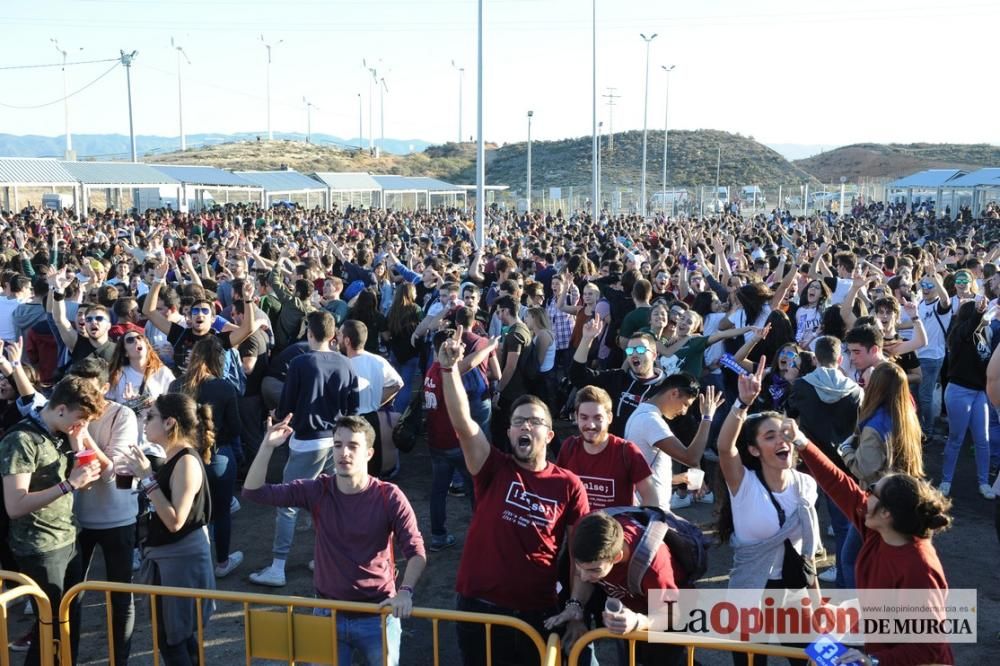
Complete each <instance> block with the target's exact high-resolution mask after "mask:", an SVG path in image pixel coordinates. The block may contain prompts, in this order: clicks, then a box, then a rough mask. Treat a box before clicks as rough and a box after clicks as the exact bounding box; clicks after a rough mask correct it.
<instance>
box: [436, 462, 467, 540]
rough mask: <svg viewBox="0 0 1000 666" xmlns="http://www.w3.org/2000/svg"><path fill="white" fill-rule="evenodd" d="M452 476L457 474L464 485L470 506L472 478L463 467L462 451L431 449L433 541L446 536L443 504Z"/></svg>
mask: <svg viewBox="0 0 1000 666" xmlns="http://www.w3.org/2000/svg"><path fill="white" fill-rule="evenodd" d="M452 474H459V475H461V477H462V480H463V482H464V483H465V492H466V494H467V495H468V496H469V501H470V503H471V504H472V506H473V507H474V506H475V501H474V500H473V497H472V477H471V476H470V475H469V470H468V469H466V467H465V458H464V457H463V456H462V449H435V448H433V447H431V536H432V537H433V538H434V539H444V538H445V537H446V536H447V535H448V529H447V528H446V527H445V517H446V512H445V502H446V501H447V499H448V486H449V485H451V479H452Z"/></svg>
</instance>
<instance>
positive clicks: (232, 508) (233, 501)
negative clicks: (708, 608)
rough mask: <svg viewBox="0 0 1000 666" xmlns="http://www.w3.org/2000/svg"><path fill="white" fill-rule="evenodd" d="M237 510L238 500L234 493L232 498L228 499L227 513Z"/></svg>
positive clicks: (238, 506)
mask: <svg viewBox="0 0 1000 666" xmlns="http://www.w3.org/2000/svg"><path fill="white" fill-rule="evenodd" d="M239 510H240V501H239V500H238V499H236V496H235V495H233V499H231V500H229V513H236V512H237V511H239Z"/></svg>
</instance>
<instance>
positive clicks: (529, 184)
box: [527, 111, 535, 217]
mask: <svg viewBox="0 0 1000 666" xmlns="http://www.w3.org/2000/svg"><path fill="white" fill-rule="evenodd" d="M533 115H535V112H534V111H528V196H527V201H528V216H529V217H530V216H531V117H532V116H533Z"/></svg>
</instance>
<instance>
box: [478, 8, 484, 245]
mask: <svg viewBox="0 0 1000 666" xmlns="http://www.w3.org/2000/svg"><path fill="white" fill-rule="evenodd" d="M484 4H485V0H479V3H478V8H477V13H476V247H477V248H484V247H486V143H485V139H484V138H483V26H484V25H485V23H484V18H485V17H484V12H485V7H484V6H483V5H484Z"/></svg>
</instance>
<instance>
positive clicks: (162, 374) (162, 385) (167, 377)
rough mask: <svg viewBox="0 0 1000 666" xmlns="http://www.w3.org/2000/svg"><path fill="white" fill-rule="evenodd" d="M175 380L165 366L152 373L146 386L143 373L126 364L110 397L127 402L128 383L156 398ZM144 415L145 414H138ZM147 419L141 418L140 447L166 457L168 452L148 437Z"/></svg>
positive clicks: (171, 372) (133, 388)
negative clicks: (143, 383) (143, 382)
mask: <svg viewBox="0 0 1000 666" xmlns="http://www.w3.org/2000/svg"><path fill="white" fill-rule="evenodd" d="M172 381H174V373H173V371H171V370H170V368H168V367H166V366H164V367H162V368H160V369H159V370H157V371H156V372H154V373H153V374H151V375H150V376H149V379H147V380H146V386H145V387H143V386H142V373H141V372H139V371H138V370H136V369H134V368H133V367H132V366H130V365H126V366H125V367H124V368H123V369H122V374H121V376H120V377H119V378H118V381H117V382H115V385H114V386H112V387H111V390H109V391H108V396H107V397H108V398H109V399H110V400H114V401H115V402H119V403H124V402H125V389H126V387H127V386H128V384H131V385H132V390H133V391H134V392H136V393H139V389H140V388H142V389H143V393H144V394H146V395H148V396H149V397H150V398H156V397H158V396H161V395H163V394H164V393H167V390H168V389H169V387H170V382H172ZM138 416H140V417H142V416H143V415H141V414H140V415H138ZM145 425H146V423H145V420H144V419H143V418H139V441H138V444H139V448H141V449H142V450H143V451H144V452H145V453H147V454H150V453H151V454H152V455H156V456H160V457H161V458H165V457H166V455H167V454H166V452H165V451H164V450H163V447H161V446H160V445H159V444H154V443H152V442H150V441H149V440H147V439H146V428H145Z"/></svg>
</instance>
